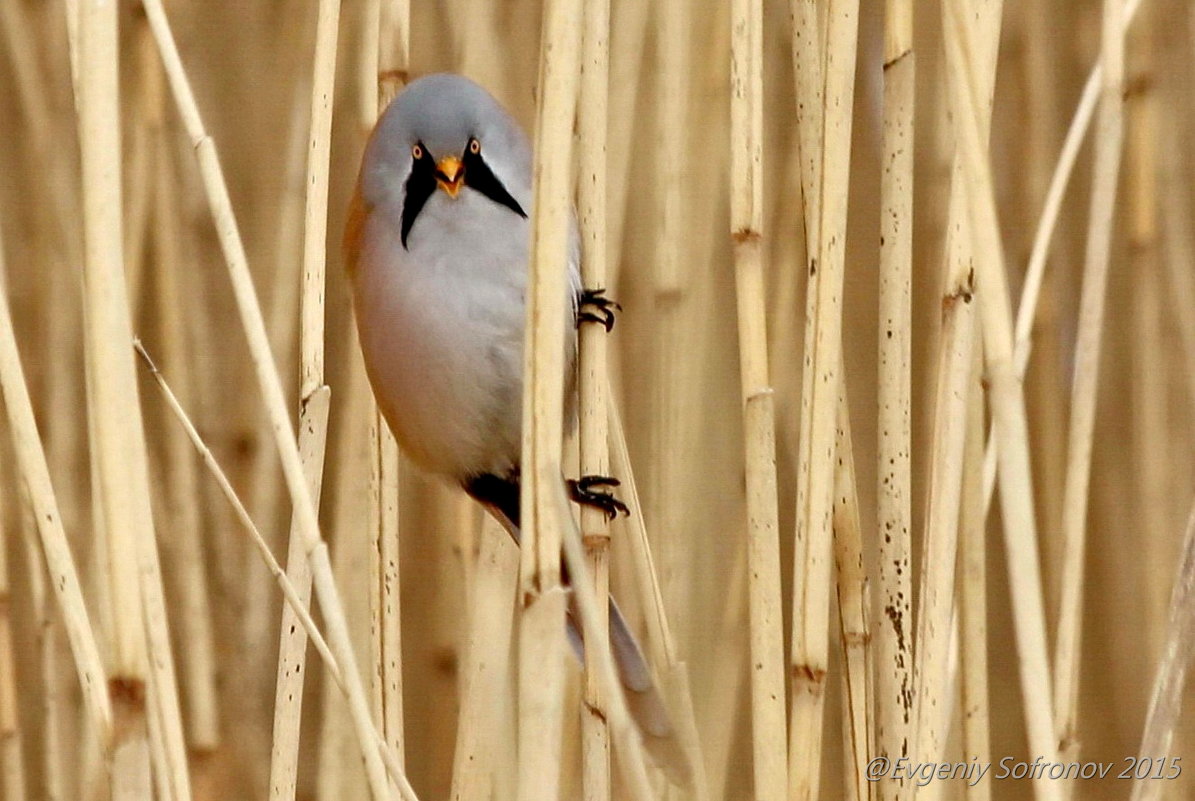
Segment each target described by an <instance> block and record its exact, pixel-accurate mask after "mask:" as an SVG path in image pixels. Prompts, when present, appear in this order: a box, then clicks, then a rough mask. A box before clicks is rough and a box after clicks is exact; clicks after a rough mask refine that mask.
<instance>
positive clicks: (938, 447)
mask: <svg viewBox="0 0 1195 801" xmlns="http://www.w3.org/2000/svg"><path fill="white" fill-rule="evenodd" d="M1002 8H1003V2H1002V0H992V1H991V2H985V3H980V4H978V8H973V10H972V11H970V12H969V13H970V14H972V15H973V16H974V17H975V23H974V24H975V25H976V27H977V28H979V29H980V30H983V31H985V32H987V33H988V34H990V32H991V31H993V30H998V25H999V20H1000V15H1001V12H1002ZM977 41H978V42H979V44H978V47H979V50H978V51H977V52H975V53H974V54H973V58H974V63H975V64H976V65H977V66H976V70H977V80H978V82H979V86H978V91H979V96H980V97H981V98H982V106H981V111H980V113H981V115H982V118H981V119H980V120H979V123H980V125H981V126H983V129H984V130H988V129H989V128H990V127H991V114H992V112H991V107H992V96H993V92H994V90H995V80H996V62H997V43H998V39H997V38H996V37H995V36H994V35H984V36H982V37H980V38H979V39H978V40H977ZM963 159H964V156H963V154H962V151H961V144H958V145H956V150H955V154H954V157H953V163H952V173H951V184H950V205H949V212H948V213H949V218H948V220H947V223H946V230H947V235H946V264H945V280H944V290H943V297H942V326H941V334H940V343H941V344H940V350H939V354H938V366H937V377H936V381H935V386H936V397H935V402H934V423H933V433H932V439H931V445H930V480H929V493H928V499H927V504H926V506H927V510H926V523H925V526H926V527H925V533H924V550H923V559H922V568H921V570H920V587H919V588H918V591H919V594H918V598H919V604H920V606H919V613H918V618H917V639H916V647H915V653H916V660H915V670H914V673H915V688H914V698H915V708H916V709H915V711H916V732H915V737H914V738H913V743H914V747H913V754H914V755H915V756H916V758H917V759H926V760H937V759H940V758H942V755H943V750H944V746H945V736H946V733H945V731H944V730H943V729H944V727H945V726H946V725H948V722H949V716H947V715H944V714H943V710H944V709H946V708H947V707H948V706H949V705H950V697H951V683H950V681H949V678H948V673H947V663H948V661H949V654H950V652H951V647H950V638H951V632H952V621H953V620H954V617H955V565H956V555H957V549H958V532H959V514H960V507H959V504H960V500H961V494H962V481H963V458H964V442H965V436H966V426H967V396H968V394H969V392H970V389H971V385H972V378H971V369H972V360H973V354H974V343H975V341H976V339H975V316H976V310H975V306H974V305H973V304H972V302H971V301H972V298H973V292H974V289H975V286H974V274H973V272H974V267H973V265H974V263H975V260H976V256H975V250H976V245H975V241H976V240H975V236H974V234H973V232H972V230H971V229H972V224H971V220H970V218H969V211H968V206H967V184H966V180H967V177H966V174H965V171H964V170H965V168H964V164H963ZM934 792H935V788H932V787H930V786H928V785H927V786H926V787H924V788H918V789H917V791H916V794H918V795H923V796H924V795H929V794H931V793H934Z"/></svg>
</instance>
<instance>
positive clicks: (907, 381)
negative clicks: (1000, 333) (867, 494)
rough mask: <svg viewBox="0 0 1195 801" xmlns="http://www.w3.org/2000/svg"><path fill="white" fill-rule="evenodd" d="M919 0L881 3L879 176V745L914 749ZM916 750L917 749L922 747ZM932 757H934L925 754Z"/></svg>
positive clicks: (894, 786) (882, 750) (891, 752)
mask: <svg viewBox="0 0 1195 801" xmlns="http://www.w3.org/2000/svg"><path fill="white" fill-rule="evenodd" d="M916 65H917V61H916V53H915V52H914V50H913V2H912V0H887V2H886V4H885V6H884V67H883V69H884V146H883V147H884V150H883V168H882V173H881V182H880V202H881V204H882V206H883V209H882V211H881V212H880V326H879V340H880V344H879V353H880V357H879V389H878V399H877V400H878V408H879V452H878V454H877V456H878V461H877V465H878V466H879V471H878V474H877V475H878V476H879V486H878V495H877V498H878V501H879V509H878V521H877V522H878V523H879V529H878V532H877V533H878V535H879V540H878V542H879V556H878V564H879V571H878V573H877V575H878V577H879V583H880V589H879V592H880V598H881V600H880V603H881V604H882V608H883V612H884V614H883V615H882V616H881V615H877V616H876V626H875V636H876V642H875V654H876V664H877V672H876V681H877V686H876V707H875V711H876V721H875V725H876V732H877V737H876V753H877V754H878V755H882V756H885V757H887V758H889V759H891V758H894V757H899V756H901V755H904V754H907V753H908V751H909V745H910V733H911V729H912V726H910V725H909V715H910V714H911V713H912V709H911V708H910V706H909V705H910V702H911V700H912V696H910V694H909V691H910V690H911V689H912V686H913V683H912V667H913V655H912V652H911V650H910V648H911V646H912V639H911V637H909V633H911V632H910V631H909V630H910V629H912V626H913V606H912V603H913V581H912V576H913V570H912V563H911V558H912V550H913V545H912V511H911V504H912V492H913V486H912V428H911V415H912V387H911V364H912V362H911V358H912V355H911V351H912V337H913V320H912V314H913V311H912V300H913V298H912V294H913V286H912V280H913V151H914V149H915V148H914V147H913V140H914V133H913V108H914V88H915V84H916V69H917V67H916ZM917 756H918V757H919V758H920V757H921V755H920V754H918V755H917ZM925 758H926V759H929V758H930V757H929V756H928V755H926V756H925ZM876 790H877V793H878V797H879V798H881V799H885V801H888V799H902V798H905V797H907V794H906V793H904V781H903V779H889V780H886V781H881V782H879V783H878V786H877V787H876Z"/></svg>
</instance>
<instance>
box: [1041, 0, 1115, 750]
mask: <svg viewBox="0 0 1195 801" xmlns="http://www.w3.org/2000/svg"><path fill="white" fill-rule="evenodd" d="M1100 53H1101V57H1100V63H1101V64H1102V66H1103V82H1102V84H1101V95H1100V108H1099V118H1098V120H1097V123H1096V140H1095V164H1094V167H1093V170H1094V173H1093V176H1092V187H1091V208H1090V215H1089V217H1088V228H1087V251H1086V254H1085V260H1084V267H1083V290H1082V296H1081V299H1080V302H1079V332H1078V340H1077V341H1076V343H1075V367H1074V378H1073V384H1072V388H1071V410H1070V429H1069V433H1068V437H1067V470H1066V489H1065V495H1064V497H1063V507H1062V536H1063V554H1062V558H1063V563H1062V594H1061V599H1060V607H1059V613H1058V632H1057V642H1056V643H1055V646H1054V659H1055V660H1056V662H1055V665H1054V683H1055V687H1054V690H1055V692H1054V702H1055V707H1054V726H1055V733H1056V737H1057V740H1058V742H1059V743H1060V749H1061V752H1062V757H1063V758H1064V759H1073V758H1075V757H1076V756H1077V754H1078V748H1079V741H1078V729H1077V726H1078V713H1079V709H1078V704H1079V689H1078V687H1079V660H1080V656H1081V645H1080V635H1081V634H1082V627H1081V616H1082V603H1083V558H1084V550H1085V545H1086V533H1087V502H1088V497H1087V496H1088V489H1089V485H1090V481H1091V452H1092V448H1093V444H1094V441H1093V438H1094V433H1095V404H1096V391H1097V389H1098V384H1099V360H1100V340H1101V338H1102V336H1103V328H1104V303H1105V296H1106V294H1107V292H1106V288H1107V284H1108V269H1109V262H1110V260H1111V248H1112V227H1113V224H1114V216H1115V213H1116V191H1117V183H1118V178H1119V175H1120V160H1121V148H1122V145H1123V143H1124V105H1123V103H1124V99H1123V97H1122V93H1123V91H1124V18H1123V16H1122V8H1121V2H1120V0H1105V2H1104V14H1103V31H1102V35H1101V39H1100Z"/></svg>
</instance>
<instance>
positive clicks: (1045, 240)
mask: <svg viewBox="0 0 1195 801" xmlns="http://www.w3.org/2000/svg"><path fill="white" fill-rule="evenodd" d="M1141 2H1142V0H1125V2H1124V5H1123V9H1124V11H1123V15H1124V16H1123V25H1124V27H1125V28H1128V26H1129V23H1130V22H1132V21H1133V17H1135V16H1136V14H1137V9H1139V8H1140V7H1141ZM1103 82H1104V62H1103V59H1102V58H1101V60H1099V61H1097V62H1096V64H1095V66H1094V67H1092V69H1091V73H1090V74H1089V75H1088V76H1087V82H1086V83H1085V84H1084V85H1083V93H1082V94H1081V95H1080V97H1079V103H1078V105H1077V106H1076V108H1075V116H1074V117H1073V118H1072V119H1071V124H1070V126H1069V127H1068V128H1067V132H1066V140H1065V141H1064V142H1063V144H1062V151H1061V152H1060V153H1059V155H1058V163H1057V165H1055V167H1054V174H1053V175H1052V176H1051V177H1050V185H1049V189H1048V190H1047V192H1046V199H1045V202H1044V203H1043V204H1042V212H1041V217H1040V218H1039V219H1038V223H1037V229H1036V231H1035V232H1034V235H1033V248H1032V250H1031V251H1030V254H1029V262H1028V266H1027V268H1026V270H1025V283H1024V287H1023V288H1022V290H1021V300H1020V303H1019V304H1018V306H1017V318H1016V334H1015V336H1016V339H1015V340H1014V348H1015V361H1016V368H1017V376H1018V378H1022V379H1023V378H1024V377H1025V369H1026V367H1027V366H1028V364H1029V356H1030V354H1031V353H1032V349H1033V339H1032V336H1033V322H1034V319H1035V317H1036V313H1037V303H1038V299H1039V297H1040V293H1041V284H1042V279H1043V277H1044V276H1045V270H1046V260H1047V258H1048V257H1049V251H1050V242H1051V241H1052V239H1053V235H1054V230H1055V228H1056V226H1057V223H1058V217H1059V215H1060V214H1061V212H1062V201H1063V198H1064V196H1065V194H1066V189H1067V186H1068V185H1069V183H1070V178H1071V174H1072V173H1073V171H1074V168H1075V163H1076V162H1077V161H1078V159H1079V150H1080V149H1081V148H1082V146H1083V139H1084V137H1085V136H1086V134H1087V129H1088V127H1089V126H1090V125H1091V120H1092V117H1094V116H1095V111H1096V104H1097V103H1098V102H1099V99H1100V96H1101V87H1102V86H1103ZM996 447H997V446H996V437H995V435H994V434H992V435H990V436H989V438H988V444H987V449H986V451H985V452H984V467H983V492H984V499H985V500H984V503H985V504H991V502H992V491H993V490H994V489H995V486H996V460H997V455H996Z"/></svg>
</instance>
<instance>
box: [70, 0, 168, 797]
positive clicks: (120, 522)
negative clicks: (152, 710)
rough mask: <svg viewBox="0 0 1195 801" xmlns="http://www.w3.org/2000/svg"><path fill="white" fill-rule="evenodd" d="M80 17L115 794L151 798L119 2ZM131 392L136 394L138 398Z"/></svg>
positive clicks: (144, 493)
mask: <svg viewBox="0 0 1195 801" xmlns="http://www.w3.org/2000/svg"><path fill="white" fill-rule="evenodd" d="M79 11H80V17H79V68H80V73H79V96H78V125H79V140H80V148H81V155H82V174H83V240H84V270H83V277H84V281H83V284H84V310H85V313H84V339H85V345H86V347H85V353H86V356H87V367H88V371H87V372H88V392H87V402H88V407H89V409H90V412H89V424H90V425H89V430H90V431H91V436H92V444H93V450H92V460H93V471H94V477H95V478H96V479H97V481H98V483H97V484H96V486H95V492H96V495H97V498H98V505H97V511H98V512H99V514H100V518H101V519H102V521H103V522H102V527H103V531H104V536H105V545H106V548H107V551H106V553H107V564H106V567H107V569H108V571H109V578H108V592H109V598H110V602H111V617H110V621H109V622H110V623H111V625H112V628H111V629H110V630H109V632H108V634H109V636H110V637H111V650H110V651H109V654H110V661H111V665H112V669H111V673H110V678H109V686H108V691H109V694H110V696H111V701H112V709H113V715H114V718H113V720H114V725H113V727H112V734H113V740H112V743H111V752H110V754H111V756H110V759H111V762H110V774H109V775H110V777H111V779H110V781H111V784H110V787H111V792H112V799H113V801H126V799H130V800H131V799H139V798H144V797H147V796H148V794H149V793H150V792H151V790H150V783H149V782H150V770H149V753H148V737H149V733H148V730H147V723H146V715H147V708H146V676H145V672H146V669H147V664H146V663H147V643H146V642H145V639H146V632H147V628H146V627H145V626H144V622H145V621H144V620H143V614H144V610H143V604H142V597H141V581H140V576H139V575H138V569H137V568H138V563H139V559H138V552H139V550H140V549H139V547H138V541H139V540H149V541H152V539H153V518H152V515H151V513H150V509H149V478H148V468H147V466H146V453H145V440H144V432H143V431H142V429H141V413H140V408H139V404H138V402H137V384H136V376H135V375H134V372H133V362H132V355H131V354H130V353H129V351H128V345H127V343H128V342H129V341H130V340H131V339H132V331H131V323H130V320H129V303H128V297H127V295H126V294H125V292H126V290H125V279H124V263H123V254H122V242H121V230H122V227H121V178H120V174H121V168H120V159H121V146H120V142H121V137H120V106H119V103H120V101H119V88H118V87H119V81H118V68H117V63H118V61H117V59H118V49H117V48H118V36H117V15H118V12H119V9H118V7H117V6H116V5H115V4H113V3H108V2H103V0H88V2H85V3H83V4H82V6H81V7H80V10H79ZM130 401H131V402H130Z"/></svg>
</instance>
